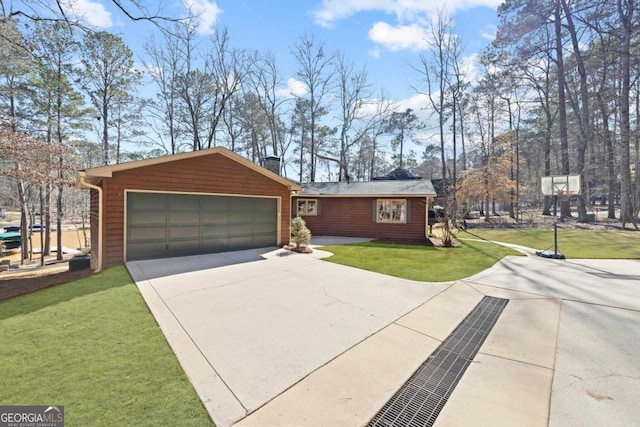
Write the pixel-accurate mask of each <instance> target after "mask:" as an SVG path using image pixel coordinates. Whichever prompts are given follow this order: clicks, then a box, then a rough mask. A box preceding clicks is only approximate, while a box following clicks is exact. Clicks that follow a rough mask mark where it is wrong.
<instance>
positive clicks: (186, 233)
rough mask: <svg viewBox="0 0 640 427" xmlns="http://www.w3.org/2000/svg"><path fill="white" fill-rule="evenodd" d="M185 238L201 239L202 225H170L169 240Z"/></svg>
mask: <svg viewBox="0 0 640 427" xmlns="http://www.w3.org/2000/svg"><path fill="white" fill-rule="evenodd" d="M185 239H200V227H199V226H197V225H195V226H184V227H177V226H170V227H169V240H185Z"/></svg>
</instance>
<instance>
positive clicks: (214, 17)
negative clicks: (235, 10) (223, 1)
mask: <svg viewBox="0 0 640 427" xmlns="http://www.w3.org/2000/svg"><path fill="white" fill-rule="evenodd" d="M182 4H183V5H184V7H185V8H186V9H187V10H189V11H190V12H192V13H194V14H196V15H197V17H198V33H200V34H213V32H214V27H215V25H216V23H217V22H218V16H220V14H221V13H222V9H220V8H219V7H218V5H217V4H216V3H215V2H211V1H209V0H182Z"/></svg>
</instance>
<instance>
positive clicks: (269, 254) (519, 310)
mask: <svg viewBox="0 0 640 427" xmlns="http://www.w3.org/2000/svg"><path fill="white" fill-rule="evenodd" d="M347 241H348V240H347ZM322 243H332V242H330V241H329V242H322ZM284 254H287V252H284V251H281V250H273V251H260V250H254V251H244V252H234V253H226V254H217V255H214V256H212V255H206V256H196V257H186V258H174V259H170V260H154V261H139V262H132V263H128V264H127V266H128V268H129V270H130V272H131V274H132V275H133V277H134V280H136V283H137V284H138V286H139V288H140V290H141V293H142V295H143V296H144V298H145V301H146V302H147V304H148V305H149V307H150V309H151V311H152V313H153V314H154V316H155V317H156V319H157V321H158V323H159V325H160V327H161V328H162V330H163V332H164V334H165V336H166V337H167V339H168V341H169V343H170V345H171V346H172V348H173V350H174V352H175V353H176V354H177V357H178V359H179V360H180V362H181V364H182V366H183V368H184V369H185V371H186V373H187V375H188V376H189V378H190V379H191V381H192V383H193V384H194V387H195V388H196V391H197V392H198V394H199V395H200V397H201V399H202V400H203V402H204V404H205V406H206V408H207V410H208V411H209V413H210V414H211V416H212V418H213V420H214V421H215V422H216V424H217V425H218V426H226V425H231V424H234V423H237V425H238V426H242V427H246V426H261V427H262V426H283V425H309V426H317V425H322V426H346V425H349V426H350V425H363V424H366V423H367V422H368V421H369V420H370V419H371V418H372V416H373V415H375V413H376V412H377V411H378V410H379V409H380V408H381V407H382V405H384V403H386V401H387V400H388V399H389V398H390V397H391V396H392V395H393V393H394V392H395V391H396V390H397V389H398V388H399V387H400V386H401V385H402V383H404V382H405V381H406V380H407V379H408V378H409V376H410V375H411V374H412V373H413V372H414V371H415V370H416V369H417V367H418V366H420V364H421V363H422V362H423V361H424V360H425V359H426V358H427V357H428V356H429V355H430V354H431V353H432V352H433V351H434V350H435V349H436V348H437V346H438V345H439V344H440V343H441V342H442V341H443V340H444V339H445V338H446V337H447V336H448V335H449V334H450V333H451V331H452V330H453V329H454V328H455V327H456V326H457V325H458V324H459V323H460V322H461V321H462V320H463V319H464V318H465V316H466V315H467V314H468V313H469V312H470V311H471V310H472V309H473V307H475V305H476V304H477V303H478V302H479V301H480V299H481V298H482V297H483V296H485V295H488V296H496V297H501V298H508V299H509V300H510V301H509V303H508V305H507V307H506V309H505V311H504V312H503V314H502V316H501V317H500V319H499V320H498V323H497V324H496V326H495V327H494V329H493V331H492V332H491V334H490V335H489V337H488V338H487V340H486V341H485V343H484V345H483V346H482V347H481V349H480V352H479V353H478V355H477V356H476V357H475V358H474V361H473V363H472V364H471V365H470V367H469V369H468V370H467V372H466V373H465V374H464V376H463V378H462V380H461V381H460V383H459V384H458V386H457V387H456V389H455V390H454V393H453V394H452V396H451V398H450V399H449V401H448V402H447V404H446V405H445V407H444V409H443V410H442V412H441V413H440V416H439V417H438V419H437V421H436V424H435V425H436V426H459V425H491V426H512V425H540V426H547V425H552V426H571V425H576V426H578V425H580V426H589V425H593V426H597V425H610V426H627V425H633V424H635V423H636V422H637V420H638V419H640V405H637V402H638V400H639V399H640V364H638V363H637V361H638V360H640V340H638V339H637V331H638V330H640V261H636V260H629V261H610V260H565V261H559V260H548V259H542V258H538V257H535V256H527V257H508V258H505V259H503V260H502V261H501V262H499V263H498V264H496V265H495V266H494V267H492V268H490V269H488V270H486V271H484V272H482V273H480V274H478V275H476V276H474V277H470V278H468V279H465V280H461V281H457V282H455V283H438V284H433V283H416V282H411V281H407V280H402V279H397V278H392V277H387V276H383V275H379V274H375V273H371V272H366V271H361V270H357V269H353V268H349V267H344V266H339V265H335V264H332V263H327V262H324V261H321V260H320V259H319V258H320V257H322V256H324V255H325V253H323V252H322V251H316V252H315V253H314V254H312V255H310V256H309V255H298V254H296V255H286V256H283V255H284Z"/></svg>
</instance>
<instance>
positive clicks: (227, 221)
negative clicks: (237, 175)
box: [126, 192, 278, 260]
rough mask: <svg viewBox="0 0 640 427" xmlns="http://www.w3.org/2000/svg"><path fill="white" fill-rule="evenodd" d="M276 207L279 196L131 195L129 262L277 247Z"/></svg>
mask: <svg viewBox="0 0 640 427" xmlns="http://www.w3.org/2000/svg"><path fill="white" fill-rule="evenodd" d="M277 206H278V204H277V200H276V199H275V198H257V197H254V198H251V197H236V196H205V195H202V196H200V195H184V194H163V193H137V192H129V193H128V198H127V236H126V239H127V241H126V245H127V259H128V260H134V259H145V258H154V257H162V256H175V255H188V254H196V253H211V252H222V251H230V250H239V249H248V248H256V247H266V246H275V245H276V243H277V233H278V226H277V217H278V212H277Z"/></svg>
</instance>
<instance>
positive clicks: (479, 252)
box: [322, 241, 521, 282]
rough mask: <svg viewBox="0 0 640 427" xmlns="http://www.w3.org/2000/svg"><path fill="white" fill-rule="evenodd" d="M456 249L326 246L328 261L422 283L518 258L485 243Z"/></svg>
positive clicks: (464, 243)
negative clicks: (330, 254)
mask: <svg viewBox="0 0 640 427" xmlns="http://www.w3.org/2000/svg"><path fill="white" fill-rule="evenodd" d="M460 243H461V246H460V247H457V248H435V247H432V246H419V245H396V244H387V243H373V242H367V243H354V244H350V245H339V246H325V247H323V248H322V250H326V251H329V252H332V253H333V254H334V255H333V256H331V257H329V258H327V261H330V262H335V263H337V264H343V265H349V266H351V267H357V268H361V269H364V270H370V271H375V272H378V273H382V274H388V275H390V276H396V277H402V278H405V279H410V280H418V281H424V282H447V281H451V280H458V279H462V278H465V277H469V276H472V275H474V274H476V273H479V272H481V271H482V270H485V269H487V268H489V267H491V266H492V265H493V264H495V263H496V262H497V261H499V260H500V259H502V258H503V257H505V256H507V255H521V254H520V253H519V252H515V251H513V250H511V249H508V248H505V247H503V246H499V245H495V244H493V243H488V242H474V241H461V242H460Z"/></svg>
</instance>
